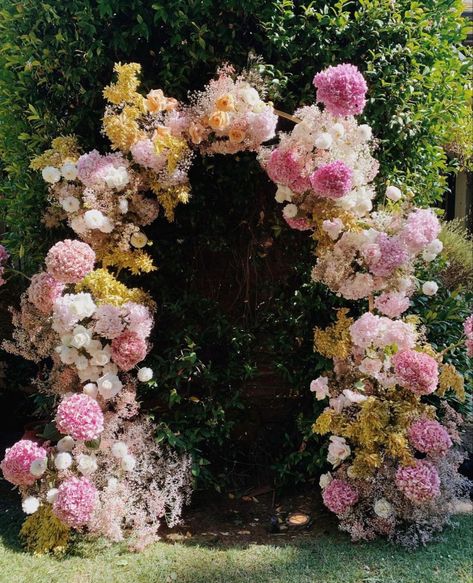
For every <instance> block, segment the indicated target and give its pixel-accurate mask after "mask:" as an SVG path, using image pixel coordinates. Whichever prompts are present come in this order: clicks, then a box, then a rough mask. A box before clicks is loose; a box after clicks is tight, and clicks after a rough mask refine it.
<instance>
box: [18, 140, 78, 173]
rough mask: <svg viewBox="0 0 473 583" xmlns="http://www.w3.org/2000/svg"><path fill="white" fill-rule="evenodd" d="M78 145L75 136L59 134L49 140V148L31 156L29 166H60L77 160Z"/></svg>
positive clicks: (38, 167)
mask: <svg viewBox="0 0 473 583" xmlns="http://www.w3.org/2000/svg"><path fill="white" fill-rule="evenodd" d="M79 156H80V152H79V145H78V143H77V138H76V137H75V136H61V137H59V138H55V139H54V140H53V141H52V142H51V148H50V149H49V150H46V151H45V152H43V154H41V155H40V156H37V157H36V158H33V160H32V161H31V163H30V168H32V169H33V170H42V169H43V168H46V166H54V167H55V168H60V167H61V166H62V165H63V164H64V163H65V162H67V161H68V162H77V160H78V159H79Z"/></svg>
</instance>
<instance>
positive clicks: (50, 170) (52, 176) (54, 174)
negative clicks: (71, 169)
mask: <svg viewBox="0 0 473 583" xmlns="http://www.w3.org/2000/svg"><path fill="white" fill-rule="evenodd" d="M41 176H42V177H43V180H45V181H46V182H49V183H50V184H56V182H59V181H60V180H61V173H60V172H59V170H58V169H57V168H54V166H46V168H43V171H42V172H41Z"/></svg>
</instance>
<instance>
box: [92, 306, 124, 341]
mask: <svg viewBox="0 0 473 583" xmlns="http://www.w3.org/2000/svg"><path fill="white" fill-rule="evenodd" d="M123 315H124V311H123V309H122V308H119V307H117V306H112V305H110V304H103V305H101V306H99V307H98V308H97V309H96V310H95V313H94V320H95V324H94V330H95V332H96V333H97V334H99V335H100V336H103V337H104V338H108V339H109V340H112V339H113V338H116V337H117V336H120V334H121V333H122V332H123V330H124V328H125V325H124V322H123Z"/></svg>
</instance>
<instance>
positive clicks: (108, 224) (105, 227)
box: [99, 217, 115, 233]
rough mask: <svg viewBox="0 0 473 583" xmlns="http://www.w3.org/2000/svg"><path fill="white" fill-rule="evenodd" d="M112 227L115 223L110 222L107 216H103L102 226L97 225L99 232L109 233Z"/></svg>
mask: <svg viewBox="0 0 473 583" xmlns="http://www.w3.org/2000/svg"><path fill="white" fill-rule="evenodd" d="M114 228H115V225H114V224H113V223H112V221H111V220H110V219H109V218H108V217H105V220H104V222H103V224H102V226H101V227H99V231H100V232H101V233H111V232H112V231H113V229H114Z"/></svg>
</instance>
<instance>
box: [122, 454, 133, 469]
mask: <svg viewBox="0 0 473 583" xmlns="http://www.w3.org/2000/svg"><path fill="white" fill-rule="evenodd" d="M135 465H136V459H135V458H134V457H133V456H132V455H126V456H125V457H123V458H122V461H121V466H122V469H123V470H125V472H131V470H132V469H133V468H134V467H135Z"/></svg>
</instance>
